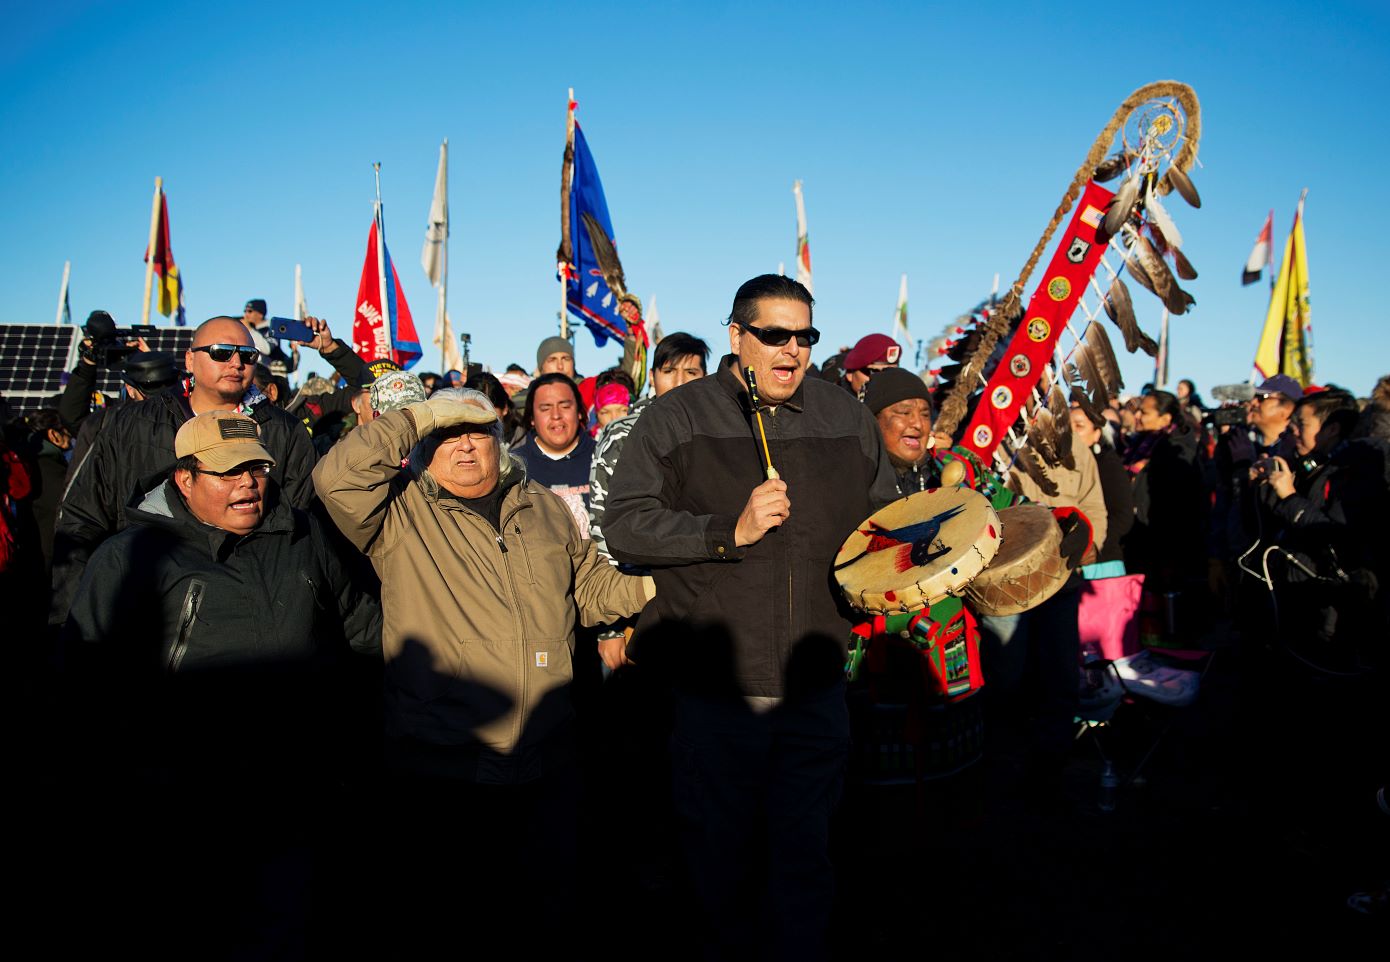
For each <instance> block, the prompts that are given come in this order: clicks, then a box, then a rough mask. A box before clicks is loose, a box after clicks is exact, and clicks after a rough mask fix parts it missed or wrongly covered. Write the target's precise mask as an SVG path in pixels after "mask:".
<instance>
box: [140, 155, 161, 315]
mask: <svg viewBox="0 0 1390 962" xmlns="http://www.w3.org/2000/svg"><path fill="white" fill-rule="evenodd" d="M163 192H164V178H163V177H156V178H155V179H154V204H153V205H152V206H151V208H150V244H149V246H148V247H146V248H145V303H144V306H143V307H141V308H140V323H141V324H148V323H150V292H151V290H153V288H154V241H155V234H156V233H157V232H158V231H159V197H160V195H161V194H162V193H163Z"/></svg>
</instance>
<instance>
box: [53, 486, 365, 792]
mask: <svg viewBox="0 0 1390 962" xmlns="http://www.w3.org/2000/svg"><path fill="white" fill-rule="evenodd" d="M141 487H142V491H141V493H139V494H137V497H136V499H134V501H133V502H132V504H131V506H129V508H128V509H127V512H126V514H127V520H128V522H129V526H128V527H126V529H125V530H123V531H122V532H120V533H119V534H117V535H116V536H114V537H112V538H108V539H107V540H106V541H105V542H103V543H102V544H101V546H100V547H98V548H97V549H96V551H95V552H94V553H93V554H92V558H91V562H90V563H89V564H88V565H87V567H86V571H85V572H84V574H83V576H82V580H81V584H80V586H79V588H78V590H77V595H76V598H75V599H74V601H73V604H72V611H71V614H70V615H69V617H68V620H67V623H66V625H65V626H64V628H63V649H64V655H65V661H66V666H67V668H68V669H69V671H70V673H71V675H72V677H73V678H74V680H75V681H76V682H77V683H78V685H79V687H80V688H82V689H83V690H85V691H86V692H87V695H88V697H87V698H86V699H84V700H85V701H87V702H88V703H87V704H84V705H82V706H81V708H80V711H81V712H98V714H97V715H96V717H95V718H94V719H93V720H94V722H95V723H96V724H102V723H103V722H104V721H110V722H111V723H113V724H119V725H121V726H123V727H125V728H126V729H127V731H126V734H128V735H130V736H131V737H134V738H137V739H138V740H139V741H140V742H141V743H145V745H143V746H142V747H152V748H153V747H154V746H153V745H148V738H149V737H150V736H151V733H152V732H153V733H157V741H158V743H159V745H161V746H163V747H164V748H170V749H173V748H174V746H181V747H180V748H179V749H177V751H182V750H183V749H184V748H187V750H189V751H193V752H195V753H196V754H202V753H212V754H217V755H223V754H229V755H233V756H241V755H255V754H257V753H259V752H265V751H271V752H274V753H275V754H277V755H281V754H283V753H286V752H295V751H299V750H300V748H302V746H297V745H296V743H297V742H298V741H300V740H301V739H302V738H303V737H304V736H305V735H306V734H307V732H308V730H309V728H310V727H312V725H314V724H317V723H316V722H315V721H314V720H313V719H312V718H311V717H308V716H312V715H315V714H318V713H321V712H322V711H323V710H324V709H325V706H324V705H320V704H316V700H317V699H319V698H320V697H322V696H323V695H325V689H324V681H325V678H326V677H328V675H329V670H330V666H332V665H333V664H334V663H335V662H336V661H338V660H340V658H341V656H345V655H346V654H347V646H348V645H351V646H352V647H355V648H358V649H359V650H362V651H364V652H371V651H372V647H373V646H374V645H375V646H378V650H379V643H380V642H379V639H380V625H381V613H380V608H379V607H377V606H376V605H375V604H374V603H373V602H372V601H370V600H369V599H367V598H365V597H364V596H362V595H361V594H360V593H359V592H357V591H355V590H354V589H353V588H352V585H351V581H350V579H349V576H348V572H347V570H346V569H345V567H344V566H343V564H342V562H341V561H340V560H339V558H338V557H337V555H336V554H335V553H334V550H333V549H332V547H331V546H330V543H329V540H328V538H327V536H326V532H325V531H323V529H322V528H321V526H320V522H319V521H318V520H317V519H315V518H312V517H311V516H310V515H309V514H308V513H307V512H303V511H298V510H295V509H292V508H290V507H289V506H288V505H285V504H281V503H275V500H274V498H273V496H272V497H271V499H270V505H271V506H270V510H269V512H268V513H267V515H266V517H265V519H264V520H263V521H262V523H261V525H260V527H258V528H257V529H256V530H255V531H253V532H252V533H251V534H249V535H246V536H240V535H234V534H230V533H228V532H226V531H223V530H222V529H220V528H214V527H212V526H211V525H206V524H203V523H202V522H200V521H198V520H197V519H196V518H195V517H193V515H192V514H191V513H190V512H189V510H188V508H187V506H186V504H185V503H184V501H183V499H182V497H181V496H180V495H179V494H178V491H177V490H176V489H175V488H174V487H173V484H172V482H168V481H164V480H161V479H150V480H149V481H147V482H146V484H145V485H142V486H141ZM102 715H106V716H109V717H107V718H106V719H104V720H103V718H102V717H101V716H102ZM324 721H328V719H324ZM131 726H134V727H133V729H132V727H131ZM90 734H91V735H92V736H93V737H96V738H100V737H104V736H102V735H101V733H99V732H95V731H92V732H90ZM185 741H186V742H187V744H186V745H185V744H184V743H185ZM158 750H159V751H160V752H161V753H162V751H163V748H160V749H158ZM264 760H265V759H256V758H254V757H253V758H248V759H247V761H248V762H249V763H251V764H259V763H260V762H261V761H264ZM189 761H190V760H189V759H181V760H180V767H182V765H183V764H184V763H187V762H189ZM286 761H288V762H290V763H292V762H293V759H292V758H289V757H288V756H286ZM222 762H223V763H225V762H226V759H225V758H224V759H222Z"/></svg>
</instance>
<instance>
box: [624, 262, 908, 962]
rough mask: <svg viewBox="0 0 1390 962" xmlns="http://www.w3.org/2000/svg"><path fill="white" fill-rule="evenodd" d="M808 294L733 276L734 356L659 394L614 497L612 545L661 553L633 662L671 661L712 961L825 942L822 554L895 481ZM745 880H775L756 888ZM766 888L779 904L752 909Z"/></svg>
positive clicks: (829, 893) (838, 651) (836, 703)
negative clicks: (818, 359)
mask: <svg viewBox="0 0 1390 962" xmlns="http://www.w3.org/2000/svg"><path fill="white" fill-rule="evenodd" d="M813 303H814V301H813V299H812V297H811V294H810V292H809V291H807V290H806V288H805V287H803V286H802V285H801V284H799V283H797V282H796V281H794V280H791V279H789V278H786V277H782V276H779V275H775V274H766V275H763V276H761V277H755V278H753V279H752V280H750V281H748V282H747V283H745V284H744V285H743V286H742V287H740V288H739V290H738V293H737V294H735V295H734V303H733V310H732V312H731V314H730V317H729V347H730V352H731V353H730V354H728V355H727V356H725V357H724V359H723V360H722V361H721V362H720V364H719V369H718V371H717V372H716V373H715V374H714V376H712V377H706V378H701V379H699V380H695V381H691V382H690V383H688V384H686V385H684V386H683V387H682V388H681V389H680V390H678V391H671V392H669V393H667V394H665V395H663V396H661V397H659V398H657V399H656V400H655V401H653V402H652V404H651V406H650V407H648V408H647V410H646V413H644V414H643V415H642V417H641V419H640V420H638V421H637V423H636V425H634V427H633V429H632V433H631V434H630V435H629V436H628V440H627V444H626V446H625V447H624V449H623V458H622V461H621V462H619V464H618V467H617V470H616V471H615V473H614V476H613V482H612V487H611V489H610V491H609V494H608V505H607V511H606V517H605V523H604V530H605V534H606V535H607V539H608V546H609V549H610V550H611V552H612V554H613V556H614V558H616V559H617V560H618V561H622V562H629V563H632V564H640V565H647V566H650V567H651V568H652V573H653V577H654V578H655V580H656V585H657V597H656V602H655V604H653V605H650V606H648V608H647V609H646V610H645V611H644V612H643V614H642V617H641V619H640V620H639V623H638V626H637V635H636V637H635V638H634V640H633V648H632V652H633V660H634V661H636V662H637V663H638V664H653V665H656V666H660V667H662V668H664V669H665V670H666V671H667V673H668V674H669V675H670V678H671V681H672V683H673V685H674V686H675V688H676V690H677V693H678V696H677V701H676V711H675V732H674V738H673V741H672V747H673V758H674V764H675V773H674V774H675V786H676V806H677V813H678V815H679V816H680V818H681V821H682V834H683V842H684V845H685V849H686V854H687V859H688V860H689V862H690V867H691V872H692V878H693V880H694V883H695V887H696V891H697V894H698V895H699V899H700V903H701V905H702V908H703V910H704V911H703V921H704V922H705V923H706V925H707V929H708V931H707V933H706V934H707V937H708V938H709V940H710V946H709V947H710V950H711V951H710V954H711V955H716V956H720V957H726V956H727V957H741V956H743V955H745V954H748V953H749V951H750V947H751V946H753V945H761V944H766V943H769V942H770V943H771V945H770V946H769V947H770V948H771V949H772V951H771V952H770V953H769V954H771V955H776V956H778V957H787V958H803V959H813V958H819V957H823V956H824V955H825V954H826V944H825V935H826V921H827V920H828V919H829V917H830V913H831V909H832V905H831V903H832V897H833V878H834V876H833V872H832V869H831V865H830V858H829V848H828V835H829V825H830V816H831V813H832V811H833V809H834V806H835V802H836V799H837V798H838V796H839V791H840V785H841V781H842V773H843V771H844V767H845V762H846V757H847V750H848V744H849V717H848V713H847V711H846V707H845V701H844V661H845V641H846V639H847V637H848V635H849V629H850V627H851V625H852V623H853V619H852V617H851V616H850V614H849V612H848V611H847V610H845V609H844V608H843V607H842V603H841V602H840V601H839V599H838V597H837V595H838V591H837V590H836V589H835V588H834V587H833V585H834V582H833V579H832V577H831V564H832V561H833V559H834V557H835V554H836V552H837V551H838V550H839V547H840V544H841V542H843V541H844V539H845V537H846V536H847V535H848V534H849V533H850V532H851V531H852V530H854V528H855V527H856V526H858V525H859V524H861V523H862V522H863V521H864V519H865V518H867V517H868V516H869V515H870V514H872V513H873V511H874V510H875V509H877V508H878V507H880V506H881V505H884V504H887V503H889V502H890V501H894V500H896V499H897V497H898V492H897V485H896V481H895V477H894V472H893V467H892V464H891V463H890V462H889V460H888V456H887V454H886V453H885V451H884V448H883V441H882V438H881V437H880V435H879V430H878V426H877V424H875V422H874V419H873V417H872V415H870V414H869V412H868V410H867V409H866V408H865V407H864V405H862V404H860V403H859V402H858V401H856V400H855V399H854V397H853V396H852V395H850V394H849V393H847V392H846V391H844V390H842V389H841V388H839V387H837V386H835V385H833V384H831V383H829V382H827V381H823V380H820V379H818V378H807V377H806V370H807V367H808V365H809V364H810V360H811V348H812V346H813V345H814V344H815V343H816V341H817V340H818V338H819V333H818V332H817V331H816V329H815V328H814V327H813V326H812V324H811V319H812V318H811V310H812V305H813ZM750 374H751V375H753V376H754V377H755V378H756V385H757V391H758V395H759V398H758V399H759V401H760V405H761V406H760V411H759V413H760V415H761V425H760V424H759V423H758V420H757V419H756V418H755V417H754V412H753V410H752V406H751V403H750V396H749V392H748V376H749V375H750ZM764 431H765V432H766V437H767V445H766V454H770V457H771V461H772V465H771V466H772V467H775V469H776V476H774V477H773V478H772V479H771V480H769V474H770V472H769V471H768V470H767V469H768V467H769V465H767V464H766V463H765V451H764V446H763V441H762V436H763V432H764ZM759 833H766V837H765V838H762V839H761V840H760V835H759ZM755 853H759V854H755ZM750 878H762V879H763V880H764V882H765V885H766V891H764V892H756V891H749V890H748V882H749V879H750ZM759 904H767V905H769V906H770V909H771V911H770V913H765V912H763V913H760V912H750V911H748V906H749V905H759ZM753 925H756V926H759V927H763V928H764V930H763V931H756V932H754V931H749V929H750V927H751V926H753Z"/></svg>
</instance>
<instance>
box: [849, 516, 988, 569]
mask: <svg viewBox="0 0 1390 962" xmlns="http://www.w3.org/2000/svg"><path fill="white" fill-rule="evenodd" d="M964 510H965V508H964V506H962V505H955V506H954V507H951V508H947V509H946V510H945V511H941V512H939V513H937V514H936V515H934V516H932V517H930V518H928V519H927V520H925V521H918V522H916V523H915V524H907V525H903V526H902V527H901V528H885V527H883V525H881V524H878V523H877V522H875V521H873V520H872V519H870V520H869V522H868V527H866V528H860V529H859V533H860V534H862V535H864V536H865V537H867V538H868V539H869V543H868V544H867V545H865V547H864V550H863V551H862V552H860V553H859V554H857V555H855V556H854V557H853V558H851V559H849V560H848V561H845V562H842V563H841V564H837V565H836V566H835V570H836V571H839V570H840V569H841V568H845V567H847V566H848V565H852V564H854V562H856V561H858V560H859V559H860V558H862V557H864V555H866V554H872V553H873V552H875V551H886V550H887V549H889V548H899V549H900V550H899V553H898V556H897V558H895V559H894V566H895V567H896V568H897V570H898V571H899V572H903V571H906V570H908V569H909V568H912V567H918V568H920V567H921V566H922V565H925V564H930V563H931V562H932V561H934V560H936V559H937V558H940V557H942V556H944V555H946V554H947V553H949V552H950V550H951V549H950V547H949V546H947V545H941V546H940V547H934V545H935V542H936V540H937V538H938V537H940V535H941V526H942V525H944V524H945V523H946V522H947V521H950V520H951V519H952V518H954V517H955V516H956V515H958V514H960V513H961V512H962V511H964Z"/></svg>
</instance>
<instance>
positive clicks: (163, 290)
mask: <svg viewBox="0 0 1390 962" xmlns="http://www.w3.org/2000/svg"><path fill="white" fill-rule="evenodd" d="M145 260H146V261H148V260H150V251H149V248H145ZM154 272H155V273H156V274H158V275H159V282H160V283H159V313H161V314H163V315H164V316H165V317H169V316H170V315H172V314H173V313H174V312H175V311H177V312H178V315H179V316H178V325H179V326H180V327H182V326H183V324H184V319H183V278H181V277H180V276H179V268H178V265H176V264H175V263H174V248H173V246H172V245H171V244H170V243H169V199H168V197H167V196H166V195H165V193H164V191H162V190H161V191H160V192H159V226H158V227H156V228H155V234H154Z"/></svg>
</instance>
